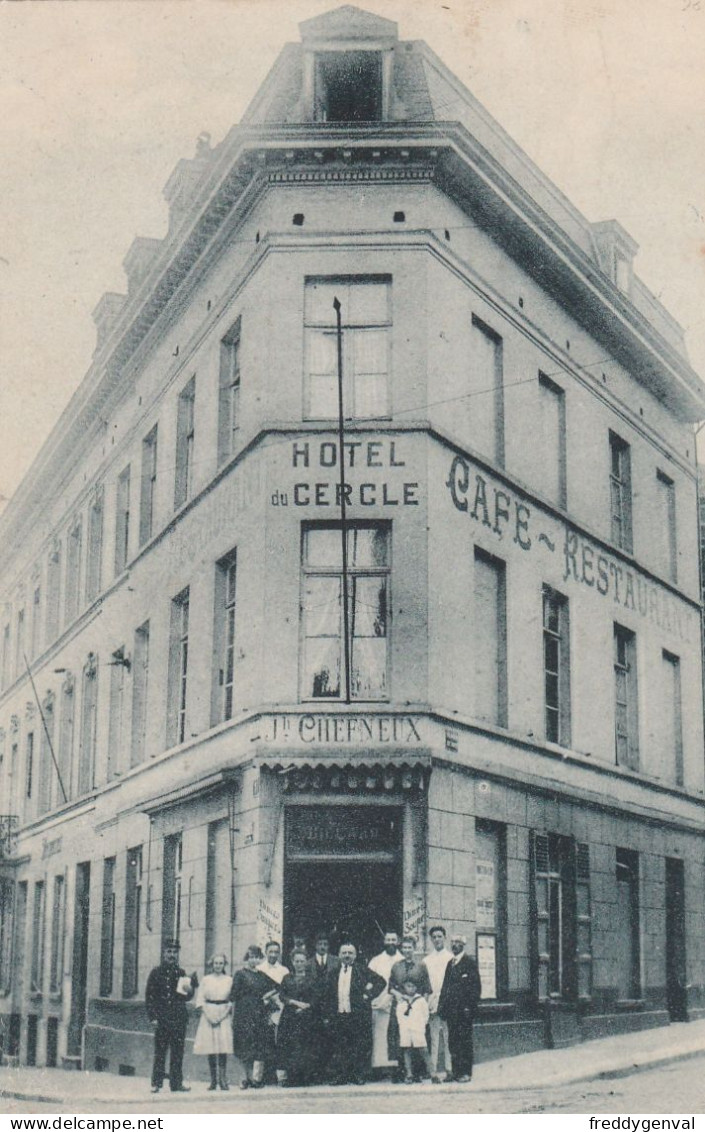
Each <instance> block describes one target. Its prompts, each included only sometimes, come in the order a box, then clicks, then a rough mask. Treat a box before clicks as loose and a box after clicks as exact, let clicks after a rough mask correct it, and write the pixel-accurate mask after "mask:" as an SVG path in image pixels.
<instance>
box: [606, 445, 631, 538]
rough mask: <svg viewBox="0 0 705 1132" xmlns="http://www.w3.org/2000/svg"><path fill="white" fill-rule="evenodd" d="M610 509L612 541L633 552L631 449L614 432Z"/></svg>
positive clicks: (611, 457)
mask: <svg viewBox="0 0 705 1132" xmlns="http://www.w3.org/2000/svg"><path fill="white" fill-rule="evenodd" d="M610 510H611V533H612V542H613V543H614V544H615V546H618V547H620V548H621V549H622V550H626V551H628V552H629V553H630V554H631V552H632V549H633V546H632V472H631V450H630V448H629V445H628V444H627V442H626V441H625V440H622V438H621V437H620V436H617V434H616V433H614V432H610Z"/></svg>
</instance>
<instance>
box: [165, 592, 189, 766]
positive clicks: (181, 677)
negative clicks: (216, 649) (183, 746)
mask: <svg viewBox="0 0 705 1132" xmlns="http://www.w3.org/2000/svg"><path fill="white" fill-rule="evenodd" d="M188 633H189V590H188V587H187V588H186V589H185V590H182V592H181V593H180V594H178V596H177V597H175V598H174V599H173V601H172V603H171V630H170V634H169V684H168V688H167V734H166V743H167V747H173V746H175V745H176V744H177V743H183V741H184V739H185V738H186V705H187V685H188Z"/></svg>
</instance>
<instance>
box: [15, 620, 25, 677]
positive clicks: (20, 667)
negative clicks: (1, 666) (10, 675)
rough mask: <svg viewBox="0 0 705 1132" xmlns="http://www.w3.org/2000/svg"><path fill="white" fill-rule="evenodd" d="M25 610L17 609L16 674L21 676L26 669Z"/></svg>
mask: <svg viewBox="0 0 705 1132" xmlns="http://www.w3.org/2000/svg"><path fill="white" fill-rule="evenodd" d="M24 630H25V612H24V609H19V610H18V611H17V625H16V628H15V676H16V677H19V676H21V675H22V673H23V672H24V670H25V647H26V646H25V639H24Z"/></svg>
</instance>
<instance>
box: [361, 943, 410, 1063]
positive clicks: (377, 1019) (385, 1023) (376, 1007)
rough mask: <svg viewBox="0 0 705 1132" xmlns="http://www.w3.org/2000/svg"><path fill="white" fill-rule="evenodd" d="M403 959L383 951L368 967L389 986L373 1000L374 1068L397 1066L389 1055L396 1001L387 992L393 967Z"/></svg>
mask: <svg viewBox="0 0 705 1132" xmlns="http://www.w3.org/2000/svg"><path fill="white" fill-rule="evenodd" d="M401 958H402V954H401V952H400V951H395V953H394V955H387V952H386V951H382V952H381V953H380V954H379V955H375V957H374V959H371V960H370V962H369V964H368V966H369V968H370V971H374V973H375V975H381V977H382V978H383V979H384V981H385V983H386V984H387V986H386V987H385V989H384V990H383V991H382V993H381V994H379V995H377V998H374V999H373V1000H372V1068H373V1069H383V1068H385V1067H386V1066H388V1065H396V1064H397V1063H396V1061H390V1060H389V1056H388V1054H387V1033H388V1031H389V1019H390V1016H391V1013H392V1006H393V1005H394V1002H395V1000H394V999H393V998H392V996H391V994H389V991H388V990H387V987H388V986H389V976H390V975H391V973H392V967H393V966H394V964H395V963H398V961H399V960H400V959H401Z"/></svg>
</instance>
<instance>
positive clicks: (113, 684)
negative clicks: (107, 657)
mask: <svg viewBox="0 0 705 1132" xmlns="http://www.w3.org/2000/svg"><path fill="white" fill-rule="evenodd" d="M109 664H110V705H109V708H108V712H109V714H108V758H107V767H106V778H107V780H108V781H110V779H111V778H115V777H116V776H117V775H119V774H120V773H121V770H122V743H123V718H124V714H125V671H126V669H127V668H129V664H130V662H129V660H128V659H127V657H126V656H125V649H124V648H119V649H115V652H114V653H113V657H112V660H111V661H109Z"/></svg>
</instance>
